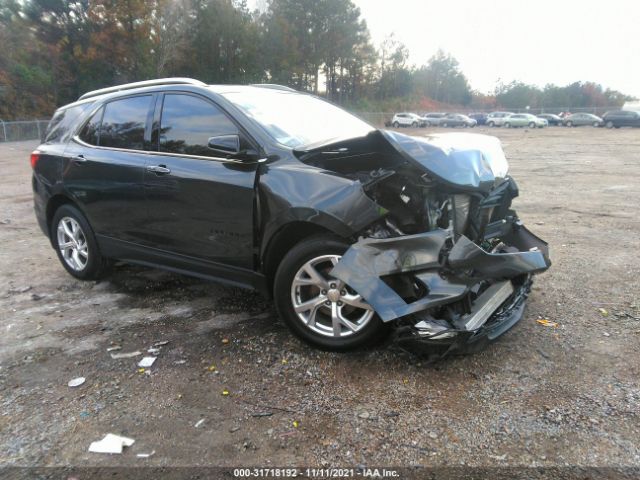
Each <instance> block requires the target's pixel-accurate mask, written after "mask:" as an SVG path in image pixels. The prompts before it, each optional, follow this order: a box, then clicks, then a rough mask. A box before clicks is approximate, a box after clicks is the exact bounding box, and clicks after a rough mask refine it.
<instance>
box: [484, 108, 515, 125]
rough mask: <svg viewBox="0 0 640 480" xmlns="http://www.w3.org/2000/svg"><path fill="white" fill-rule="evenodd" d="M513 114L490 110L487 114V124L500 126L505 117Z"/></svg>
mask: <svg viewBox="0 0 640 480" xmlns="http://www.w3.org/2000/svg"><path fill="white" fill-rule="evenodd" d="M511 115H513V112H491V113H490V114H489V115H487V122H486V124H487V126H489V127H501V126H502V125H504V121H505V119H506V118H507V117H509V116H511Z"/></svg>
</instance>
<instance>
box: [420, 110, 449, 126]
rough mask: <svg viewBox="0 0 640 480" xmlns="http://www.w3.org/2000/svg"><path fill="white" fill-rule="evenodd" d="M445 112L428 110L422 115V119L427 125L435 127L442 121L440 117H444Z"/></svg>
mask: <svg viewBox="0 0 640 480" xmlns="http://www.w3.org/2000/svg"><path fill="white" fill-rule="evenodd" d="M446 116H447V114H446V113H439V112H430V113H425V114H424V115H422V119H423V120H424V121H425V124H426V126H427V127H437V126H439V125H440V122H442V119H443V118H444V117H446Z"/></svg>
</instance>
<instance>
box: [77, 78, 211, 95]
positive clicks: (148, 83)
mask: <svg viewBox="0 0 640 480" xmlns="http://www.w3.org/2000/svg"><path fill="white" fill-rule="evenodd" d="M155 85H199V86H201V87H205V86H206V85H207V84H206V83H204V82H201V81H200V80H194V79H193V78H183V77H175V78H157V79H155V80H144V81H142V82H134V83H125V84H124V85H116V86H115V87H107V88H101V89H99V90H93V91H91V92H87V93H85V94H84V95H81V96H80V98H78V100H84V99H85V98H91V97H97V96H98V95H105V94H107V93H113V92H120V91H122V90H131V89H133V88H142V87H153V86H155Z"/></svg>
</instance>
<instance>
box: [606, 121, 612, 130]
mask: <svg viewBox="0 0 640 480" xmlns="http://www.w3.org/2000/svg"><path fill="white" fill-rule="evenodd" d="M607 128H609V129H611V128H613V122H612V121H611V120H609V121H608V122H607Z"/></svg>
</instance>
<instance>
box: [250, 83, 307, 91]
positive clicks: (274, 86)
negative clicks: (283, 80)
mask: <svg viewBox="0 0 640 480" xmlns="http://www.w3.org/2000/svg"><path fill="white" fill-rule="evenodd" d="M250 86H252V87H260V88H270V89H272V90H284V91H285V92H295V91H297V90H294V89H293V88H291V87H285V86H284V85H278V84H277V83H252V84H251V85H250Z"/></svg>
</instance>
